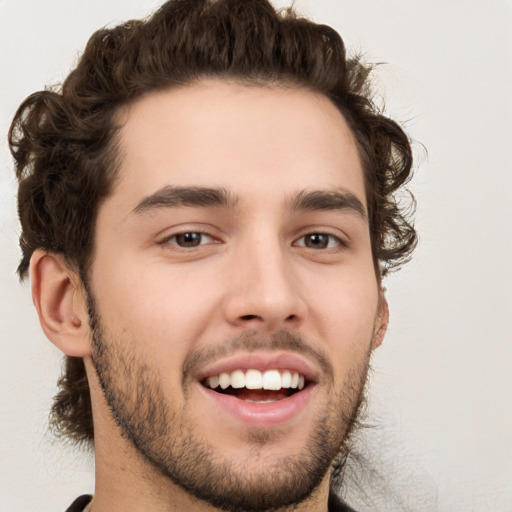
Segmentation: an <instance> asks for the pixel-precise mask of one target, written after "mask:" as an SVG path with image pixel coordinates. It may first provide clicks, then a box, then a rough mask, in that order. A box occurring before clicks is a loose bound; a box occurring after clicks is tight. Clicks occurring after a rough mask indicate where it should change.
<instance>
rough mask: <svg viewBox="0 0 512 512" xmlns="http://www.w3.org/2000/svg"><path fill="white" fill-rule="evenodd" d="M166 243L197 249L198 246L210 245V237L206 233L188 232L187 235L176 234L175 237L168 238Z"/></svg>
mask: <svg viewBox="0 0 512 512" xmlns="http://www.w3.org/2000/svg"><path fill="white" fill-rule="evenodd" d="M168 242H169V243H171V244H174V245H177V246H179V247H185V248H188V247H199V246H200V245H204V244H207V243H211V242H212V237H211V236H210V235H207V234H206V233H199V232H195V231H190V232H187V233H178V234H177V235H173V236H172V237H171V238H169V240H168Z"/></svg>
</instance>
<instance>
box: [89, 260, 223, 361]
mask: <svg viewBox="0 0 512 512" xmlns="http://www.w3.org/2000/svg"><path fill="white" fill-rule="evenodd" d="M134 268H136V271H134V270H133V269H134ZM127 276H129V277H127ZM94 278H95V281H94V283H93V284H94V287H93V289H94V291H95V295H96V300H97V303H98V304H99V309H100V313H101V317H102V322H103V324H104V325H106V326H107V327H108V330H109V332H111V333H112V334H113V335H115V336H116V337H117V338H119V337H126V338H127V339H129V340H131V341H132V342H133V343H134V344H136V347H135V349H136V350H137V351H138V352H139V353H140V352H141V351H144V352H146V353H147V354H148V357H153V356H152V355H150V354H157V357H164V356H166V355H167V352H168V353H169V355H171V356H173V357H172V358H173V359H175V358H176V357H177V356H179V355H180V353H181V352H185V351H187V350H190V348H191V347H192V346H193V345H194V343H195V342H196V340H197V339H198V338H199V336H200V333H201V331H204V329H205V328H206V326H207V325H208V323H209V322H211V319H212V314H213V312H214V311H215V310H216V308H215V305H216V304H217V302H218V297H217V296H216V290H217V289H218V286H215V284H214V283H212V282H211V281H212V280H213V279H214V276H213V275H212V276H209V275H204V272H203V273H201V272H195V271H194V270H193V269H192V270H187V269H185V270H184V269H180V270H179V271H177V270H174V269H171V268H170V267H169V266H167V265H161V264H146V265H136V264H135V263H134V262H129V261H126V259H125V260H122V259H121V260H120V261H118V262H117V265H116V266H115V267H114V266H111V267H110V268H109V269H107V268H104V269H101V268H99V267H97V271H96V273H95V276H94Z"/></svg>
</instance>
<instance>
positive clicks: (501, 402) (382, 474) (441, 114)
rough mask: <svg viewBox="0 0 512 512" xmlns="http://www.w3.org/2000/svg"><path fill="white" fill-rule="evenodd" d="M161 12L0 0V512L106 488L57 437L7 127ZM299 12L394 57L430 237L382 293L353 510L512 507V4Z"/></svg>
mask: <svg viewBox="0 0 512 512" xmlns="http://www.w3.org/2000/svg"><path fill="white" fill-rule="evenodd" d="M156 5H157V2H156V1H155V0H137V1H136V0H109V1H104V0H88V1H87V2H78V1H69V0H44V1H43V0H0V81H1V82H0V84H1V87H0V109H1V110H0V133H1V143H0V240H1V241H0V243H1V251H0V329H1V330H0V332H1V333H2V334H1V336H2V337H1V354H2V356H1V372H0V379H1V382H0V387H1V391H2V400H1V403H0V425H1V427H0V428H1V432H0V482H1V483H0V486H1V490H0V511H1V512H27V511H30V510H34V511H35V510H37V511H39V512H58V511H63V510H65V509H66V507H67V506H68V505H69V503H70V502H71V501H72V500H73V499H74V497H75V496H77V495H79V494H81V493H84V492H90V491H92V489H93V473H92V461H91V457H90V456H87V455H83V454H80V453H78V452H77V451H76V450H73V449H69V448H66V447H65V446H63V445H62V444H60V443H55V442H54V441H53V440H52V438H51V437H50V436H49V435H48V434H47V433H46V417H47V412H48V409H49V406H50V403H51V397H52V395H53V393H54V391H55V381H56V379H57V376H58V374H59V368H60V355H59V354H58V353H57V351H56V349H54V348H53V346H52V345H51V344H50V343H49V342H48V341H46V339H45V338H44V336H43V334H42V332H41V330H40V328H39V325H38V322H37V319H36V314H35V310H34V309H33V307H32V304H31V299H30V293H29V287H28V285H27V284H25V285H23V286H20V285H19V284H18V282H17V278H16V276H15V274H14V271H15V268H16V266H17V261H18V250H17V237H18V235H19V227H18V224H17V221H16V203H15V192H16V184H15V182H14V178H13V170H12V163H11V159H10V156H9V154H8V151H7V145H6V142H5V139H6V137H5V134H6V133H7V130H8V126H9V123H10V119H11V118H12V116H13V114H14V111H15V109H16V107H17V106H18V104H19V103H20V102H21V100H23V99H24V98H25V97H26V96H27V95H28V94H30V93H31V92H33V91H35V90H39V89H41V88H43V87H44V85H45V84H48V83H55V82H58V81H60V80H62V79H63V78H64V77H65V76H66V74H67V73H68V71H69V69H70V67H71V66H72V64H73V62H74V61H75V60H76V58H77V56H78V53H79V51H80V49H82V48H83V46H84V44H85V42H86V40H87V38H88V36H89V35H90V34H91V33H92V32H93V30H95V29H96V28H99V27H100V26H103V25H105V24H110V23H117V22H120V21H123V20H125V19H128V18H133V17H141V16H143V15H145V14H147V13H149V12H150V10H151V9H153V8H154V7H155V6H156ZM279 5H284V2H280V3H279ZM297 6H298V7H299V8H300V9H301V10H302V11H303V12H305V13H307V14H309V15H311V16H313V17H314V18H315V19H316V20H317V21H321V22H324V23H328V24H330V25H333V26H334V27H335V28H337V29H338V30H339V31H340V32H341V34H342V35H343V37H344V38H345V41H346V43H347V44H348V46H349V48H352V49H355V50H359V51H363V52H364V53H365V54H366V57H367V59H368V60H369V61H372V62H385V63H386V65H383V66H381V67H380V70H379V72H378V78H379V83H380V92H381V94H383V95H384V97H385V98H386V104H387V108H388V112H389V113H390V114H391V115H392V117H394V118H395V119H397V120H399V121H400V122H402V123H403V124H404V125H405V127H406V130H407V131H408V132H409V133H410V134H411V137H412V138H413V139H414V140H415V141H416V144H415V151H416V155H417V157H418V158H417V165H418V169H417V173H416V179H415V181H414V182H413V185H412V189H413V192H414V193H415V195H416V197H417V200H418V212H417V228H418V229H419V232H420V237H421V238H420V245H419V248H418V250H417V253H416V256H415V259H414V261H413V262H412V263H411V264H410V265H409V266H408V267H407V268H406V269H404V270H403V271H402V272H401V273H400V274H396V275H393V276H391V277H390V278H388V279H387V281H386V283H385V284H386V286H387V288H388V297H389V302H390V307H391V325H390V329H389V332H388V335H387V337H386V340H385V343H384V345H383V346H382V347H381V348H380V349H379V350H378V351H377V353H376V355H375V358H374V376H373V379H372V386H371V394H372V400H371V403H370V411H369V417H370V420H371V422H372V424H373V425H375V428H373V429H371V430H368V431H367V432H366V433H365V435H364V438H363V442H362V446H363V449H364V451H366V456H367V457H368V458H369V459H370V462H371V464H370V466H368V467H367V471H366V473H364V474H363V476H361V477H360V481H359V482H358V483H356V485H351V486H350V489H349V492H350V493H352V494H353V495H354V498H353V502H354V504H358V505H359V507H360V510H361V512H364V511H379V512H386V511H389V512H396V511H398V510H409V511H418V512H419V511H426V512H434V511H439V512H458V511H460V512H470V511H481V510H485V511H493V512H511V511H512V371H511V368H512V340H511V334H510V332H511V328H510V323H511V321H512V292H511V288H512V271H511V267H512V265H511V260H512V221H511V218H512V169H511V162H512V149H511V148H512V99H511V97H512V15H511V13H512V3H511V1H510V0H485V1H482V0H414V1H413V0H344V1H343V0H342V1H335V0H309V1H307V0H303V1H300V0H299V1H297ZM422 145H423V146H425V147H426V149H427V151H428V154H427V152H426V151H425V150H424V148H423V146H422ZM368 470H371V471H368ZM369 473H371V475H373V476H372V477H371V478H369V477H368V474H369ZM364 495H366V498H365V503H364V504H363V502H362V501H361V497H362V496H364Z"/></svg>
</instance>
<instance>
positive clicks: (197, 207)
mask: <svg viewBox="0 0 512 512" xmlns="http://www.w3.org/2000/svg"><path fill="white" fill-rule="evenodd" d="M367 79H368V68H366V67H365V66H364V65H363V64H362V63H361V62H360V61H358V60H357V59H353V60H348V59H346V57H345V51H344V46H343V42H342V40H341V38H340V37H339V35H338V34H337V33H336V32H334V31H333V30H332V29H330V28H329V27H325V26H321V25H316V24H314V23H312V22H310V21H307V20H304V19H300V18H298V17H297V16H295V15H294V14H293V13H292V12H291V11H288V12H286V13H284V14H278V13H276V12H275V10H274V9H273V7H272V6H271V5H270V4H269V3H268V2H267V1H266V0H246V1H244V2H240V1H237V0H219V1H211V0H210V1H208V0H202V1H201V0H198V1H191V0H190V1H188V0H185V1H183V0H182V1H179V0H173V1H170V2H167V3H166V4H165V5H164V6H163V7H162V8H161V9H160V10H159V11H157V12H156V13H155V14H154V15H153V16H152V17H151V18H150V19H148V20H147V21H131V22H128V23H126V24H124V25H121V26H119V27H116V28H113V29H104V30H101V31H99V32H97V33H96V34H94V35H93V36H92V38H91V39H90V41H89V43H88V45H87V47H86V49H85V52H84V54H83V56H82V57H81V60H80V62H79V63H78V65H77V68H76V69H75V70H74V71H73V72H72V73H71V74H70V75H69V77H68V78H67V79H66V81H65V82H64V84H63V86H62V89H61V90H59V91H50V90H46V91H41V92H38V93H35V94H34V95H32V96H30V97H29V98H27V100H25V102H24V103H23V104H22V105H21V106H20V109H19V110H18V112H17V114H16V116H15V119H14V121H13V125H12V127H11V132H10V144H11V148H12V151H13V155H14V157H15V160H16V165H17V176H18V179H19V181H20V185H19V195H18V203H19V214H20V220H21V224H22V235H21V240H20V242H21V247H22V251H23V257H22V261H21V263H20V266H19V272H20V275H21V276H25V275H26V274H27V273H30V276H31V281H32V293H33V299H34V303H35V306H36V308H37V311H38V314H39V318H40V321H41V325H42V327H43V330H44V332H45V334H46V335H47V336H48V338H49V339H50V340H51V341H52V342H53V343H54V344H55V345H56V346H57V347H58V348H59V349H61V350H62V351H63V352H64V354H65V355H66V370H65V374H64V375H63V377H62V378H61V380H60V382H59V385H60V392H59V394H58V395H57V397H56V398H55V403H54V407H53V411H52V412H53V422H54V426H55V427H56V428H57V429H58V430H60V432H61V433H64V434H66V435H68V436H70V437H71V438H72V439H74V440H76V441H78V442H88V443H90V444H91V445H92V446H93V447H94V450H95V458H96V489H95V494H94V497H93V498H92V497H90V496H83V497H81V498H79V499H78V500H77V501H76V502H75V503H74V504H73V505H72V506H71V508H70V509H69V510H70V511H79V510H86V511H88V512H98V511H103V512H115V511H121V510H122V511H126V512H130V511H155V512H157V511H164V510H165V511H172V510H175V511H181V510H194V511H214V510H228V511H264V510H282V511H286V510H298V511H306V510H307V511H326V510H331V511H336V510H337V511H343V510H351V509H350V508H349V507H348V506H347V505H345V504H343V503H342V502H341V501H340V500H339V498H338V497H337V496H336V490H337V488H338V485H339V483H340V480H341V478H342V476H343V464H344V460H345V458H346V456H347V453H348V444H349V443H348V442H349V437H350V433H351V430H352V427H353V426H354V425H355V424H356V423H357V413H358V410H359V407H360V404H361V402H362V400H363V389H364V384H365V381H366V375H367V371H368V367H369V360H370V356H371V353H372V351H373V350H374V349H375V348H376V347H378V346H379V345H380V343H381V342H382V339H383V336H384V333H385V331H386V326H387V322H388V306H387V303H386V299H385V297H384V294H383V290H382V286H381V280H382V277H383V276H384V275H385V274H386V273H387V272H388V271H389V269H391V268H393V267H396V266H397V265H398V264H399V263H401V262H403V261H405V260H406V259H407V258H408V257H409V256H410V253H411V252H412V250H413V248H414V245H415V241H416V237H415V232H414V229H413V228H412V227H411V226H410V224H409V223H408V222H407V220H406V219H405V217H404V215H403V214H402V212H401V210H400V208H399V206H398V205H397V203H396V202H395V201H394V198H393V194H394V192H395V191H396V190H397V189H398V188H399V187H400V186H402V185H403V184H404V183H405V182H406V180H407V179H408V178H409V176H410V172H411V163H412V159H411V151H410V147H409V143H408V140H407V137H406V136H405V134H404V133H403V132H402V130H401V129H400V128H399V127H398V126H397V125H396V124H395V123H394V122H393V121H391V120H389V119H387V118H386V117H384V116H383V115H381V114H380V113H379V112H378V111H377V110H376V109H375V108H374V107H373V105H372V103H371V101H370V99H369V96H368V95H369V84H368V83H367Z"/></svg>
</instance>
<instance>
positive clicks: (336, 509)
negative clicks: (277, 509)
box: [66, 494, 355, 512]
mask: <svg viewBox="0 0 512 512" xmlns="http://www.w3.org/2000/svg"><path fill="white" fill-rule="evenodd" d="M91 499H92V496H89V495H87V494H86V495H84V496H80V498H77V499H76V500H75V501H74V502H73V504H72V505H71V506H70V507H69V508H68V509H67V510H66V512H82V511H83V509H84V508H85V507H86V506H87V505H88V504H89V503H90V501H91ZM329 512H355V511H354V510H353V509H351V508H350V507H348V506H347V505H345V504H344V503H342V502H341V501H340V500H339V499H338V498H337V497H336V496H335V495H334V494H331V495H330V496H329Z"/></svg>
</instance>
